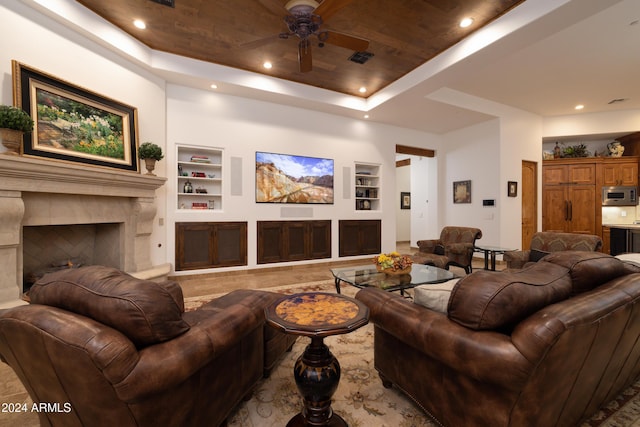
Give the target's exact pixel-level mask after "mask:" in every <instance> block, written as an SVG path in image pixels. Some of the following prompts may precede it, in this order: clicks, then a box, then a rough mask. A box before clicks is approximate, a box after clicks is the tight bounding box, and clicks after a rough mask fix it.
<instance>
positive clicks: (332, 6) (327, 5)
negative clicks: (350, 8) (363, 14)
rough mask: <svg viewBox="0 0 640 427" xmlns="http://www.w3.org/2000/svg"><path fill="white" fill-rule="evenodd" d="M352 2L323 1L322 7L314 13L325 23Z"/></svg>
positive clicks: (346, 0) (341, 0)
mask: <svg viewBox="0 0 640 427" xmlns="http://www.w3.org/2000/svg"><path fill="white" fill-rule="evenodd" d="M351 2H352V0H323V2H322V3H320V6H318V7H316V10H314V11H313V13H315V14H316V15H320V16H321V17H322V20H323V21H324V22H327V20H328V19H329V18H331V17H332V16H333V15H335V14H336V12H338V11H339V10H340V9H342V8H343V7H345V6H346V5H348V4H349V3H351Z"/></svg>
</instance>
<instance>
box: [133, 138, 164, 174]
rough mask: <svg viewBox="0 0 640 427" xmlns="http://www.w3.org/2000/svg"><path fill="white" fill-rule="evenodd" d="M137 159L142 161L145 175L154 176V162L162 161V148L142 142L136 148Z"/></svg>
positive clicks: (151, 143)
mask: <svg viewBox="0 0 640 427" xmlns="http://www.w3.org/2000/svg"><path fill="white" fill-rule="evenodd" d="M138 157H140V158H141V159H143V160H144V163H145V168H146V169H147V175H155V174H154V173H153V170H154V169H155V168H156V162H157V161H158V160H162V159H163V158H164V155H163V154H162V148H160V146H159V145H156V144H154V143H153V142H143V143H142V144H140V147H139V148H138Z"/></svg>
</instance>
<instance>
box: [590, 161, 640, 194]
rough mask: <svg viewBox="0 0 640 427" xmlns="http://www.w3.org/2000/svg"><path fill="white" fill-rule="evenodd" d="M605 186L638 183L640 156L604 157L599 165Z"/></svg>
mask: <svg viewBox="0 0 640 427" xmlns="http://www.w3.org/2000/svg"><path fill="white" fill-rule="evenodd" d="M599 166H600V170H601V175H602V185H603V186H604V187H609V186H614V185H638V158H637V157H629V158H625V157H621V158H616V159H603V161H602V163H601V164H600V165H599Z"/></svg>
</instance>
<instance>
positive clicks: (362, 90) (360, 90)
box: [358, 86, 367, 93]
mask: <svg viewBox="0 0 640 427" xmlns="http://www.w3.org/2000/svg"><path fill="white" fill-rule="evenodd" d="M366 91H367V88H366V87H364V86H362V87H361V88H360V89H358V92H360V93H365V92H366Z"/></svg>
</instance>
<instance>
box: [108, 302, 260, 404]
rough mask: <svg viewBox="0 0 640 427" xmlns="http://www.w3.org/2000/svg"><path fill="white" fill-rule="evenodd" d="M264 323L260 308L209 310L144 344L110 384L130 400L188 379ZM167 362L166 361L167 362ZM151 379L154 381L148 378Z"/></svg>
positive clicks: (241, 306)
mask: <svg viewBox="0 0 640 427" xmlns="http://www.w3.org/2000/svg"><path fill="white" fill-rule="evenodd" d="M263 326H264V318H263V309H262V308H255V309H251V308H249V307H246V306H243V305H240V304H235V305H232V306H230V307H228V308H226V309H225V310H223V311H218V312H211V316H207V317H206V318H204V319H200V320H199V322H198V323H197V324H196V325H194V326H192V327H191V329H190V330H189V331H188V332H186V333H184V334H183V335H181V336H179V337H177V338H174V339H173V340H170V341H167V342H164V343H160V344H157V345H154V346H150V347H147V348H145V349H143V350H141V351H140V353H139V355H140V358H139V360H138V363H136V364H135V365H134V366H133V367H132V369H131V371H130V372H129V374H128V375H127V377H126V378H124V379H123V380H122V381H120V382H118V383H117V384H114V388H115V389H116V392H117V394H118V397H119V398H120V399H122V400H123V401H127V402H134V401H136V400H139V399H140V398H142V397H144V396H147V395H149V394H152V393H155V392H157V391H158V390H163V389H168V388H171V387H173V386H176V385H178V384H180V383H181V382H183V381H185V380H186V379H188V378H189V377H190V376H191V375H193V374H194V373H195V372H197V371H198V370H200V369H201V368H202V367H204V366H205V365H206V364H208V363H210V362H211V361H212V360H214V359H215V358H216V357H218V355H220V354H222V353H224V352H225V351H227V350H229V349H230V348H232V347H233V346H235V345H237V344H238V343H239V342H240V341H241V340H242V339H243V338H244V337H245V336H247V335H248V334H249V333H250V332H252V331H254V330H255V329H260V331H261V332H262V328H263ZM167 361H170V363H168V362H167ZM149 378H153V379H154V381H149V380H148V379H149Z"/></svg>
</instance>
